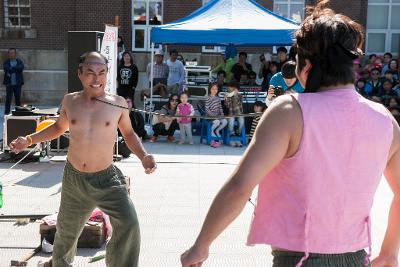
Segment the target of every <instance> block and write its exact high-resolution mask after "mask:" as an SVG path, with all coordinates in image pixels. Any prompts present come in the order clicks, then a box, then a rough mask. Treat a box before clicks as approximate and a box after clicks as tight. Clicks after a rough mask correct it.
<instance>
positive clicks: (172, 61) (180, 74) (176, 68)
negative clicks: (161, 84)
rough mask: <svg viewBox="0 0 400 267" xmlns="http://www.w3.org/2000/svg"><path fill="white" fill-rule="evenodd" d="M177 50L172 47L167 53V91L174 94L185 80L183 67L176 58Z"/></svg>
mask: <svg viewBox="0 0 400 267" xmlns="http://www.w3.org/2000/svg"><path fill="white" fill-rule="evenodd" d="M177 57H178V51H177V50H176V49H172V50H171V52H170V53H169V59H168V60H167V65H168V68H169V74H168V81H167V90H168V93H173V94H176V93H178V92H180V91H181V89H182V85H183V82H184V80H185V68H184V67H183V64H182V62H181V61H179V60H177Z"/></svg>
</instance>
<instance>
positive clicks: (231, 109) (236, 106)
mask: <svg viewBox="0 0 400 267" xmlns="http://www.w3.org/2000/svg"><path fill="white" fill-rule="evenodd" d="M227 86H228V89H229V93H226V94H225V97H224V104H225V106H226V107H227V109H228V115H229V116H235V115H241V114H242V113H243V104H242V95H241V94H240V93H239V85H238V83H237V82H230V83H228V84H227ZM235 119H237V121H238V124H239V127H238V131H237V133H236V134H237V135H239V134H240V133H241V131H242V128H243V126H244V118H243V117H233V118H229V122H228V128H229V134H230V135H234V134H235V131H234V126H235ZM230 145H231V146H237V147H241V146H242V143H240V142H233V141H232V142H231V143H230Z"/></svg>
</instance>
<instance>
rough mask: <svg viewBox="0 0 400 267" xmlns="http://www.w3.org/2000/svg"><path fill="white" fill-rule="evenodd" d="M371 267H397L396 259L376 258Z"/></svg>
mask: <svg viewBox="0 0 400 267" xmlns="http://www.w3.org/2000/svg"><path fill="white" fill-rule="evenodd" d="M371 264H372V267H399V263H398V260H397V257H395V256H394V257H388V256H378V257H377V258H375V259H374V260H373V261H372V262H371Z"/></svg>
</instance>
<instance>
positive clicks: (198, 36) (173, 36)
mask: <svg viewBox="0 0 400 267" xmlns="http://www.w3.org/2000/svg"><path fill="white" fill-rule="evenodd" d="M298 28H299V25H298V24H297V23H296V22H293V21H291V20H289V19H286V18H283V17H281V16H279V15H277V14H275V13H273V12H271V11H269V10H267V9H265V8H264V7H262V6H260V5H259V4H258V3H256V2H255V1H253V0H212V1H211V2H209V3H208V4H206V5H205V6H203V7H201V8H200V9H198V10H196V11H195V12H193V13H192V14H190V15H189V16H187V17H185V18H183V19H180V20H178V21H176V22H174V23H169V24H164V25H160V26H156V27H153V28H152V30H151V42H154V43H155V44H180V45H215V46H227V45H234V46H272V45H291V44H292V43H293V34H294V31H295V30H297V29H298Z"/></svg>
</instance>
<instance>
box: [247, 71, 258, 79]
mask: <svg viewBox="0 0 400 267" xmlns="http://www.w3.org/2000/svg"><path fill="white" fill-rule="evenodd" d="M247 77H248V78H249V79H257V73H255V72H254V71H249V72H248V73H247Z"/></svg>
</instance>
